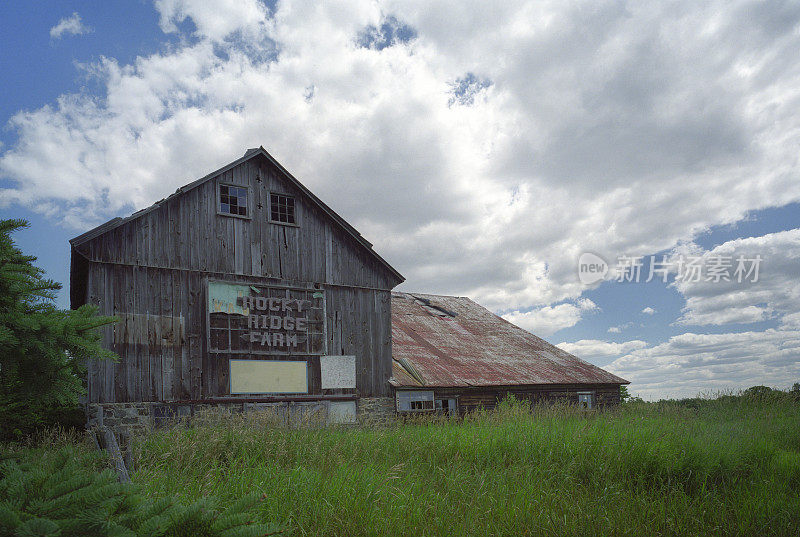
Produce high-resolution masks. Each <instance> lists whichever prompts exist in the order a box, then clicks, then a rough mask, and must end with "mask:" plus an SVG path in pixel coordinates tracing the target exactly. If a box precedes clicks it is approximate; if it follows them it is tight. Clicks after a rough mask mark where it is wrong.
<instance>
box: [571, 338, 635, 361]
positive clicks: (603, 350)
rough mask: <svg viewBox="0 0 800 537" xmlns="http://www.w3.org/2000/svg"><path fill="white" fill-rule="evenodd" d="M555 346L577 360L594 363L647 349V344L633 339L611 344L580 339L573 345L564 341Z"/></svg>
mask: <svg viewBox="0 0 800 537" xmlns="http://www.w3.org/2000/svg"><path fill="white" fill-rule="evenodd" d="M557 346H558V347H560V348H562V349H564V350H565V351H567V352H569V353H571V354H574V355H575V356H577V357H578V358H583V359H584V360H588V361H592V362H594V361H598V360H602V359H603V358H609V357H617V356H621V355H623V354H627V353H629V352H632V351H635V350H639V349H644V348H645V347H647V342H645V341H641V340H638V339H634V340H631V341H625V342H623V343H611V342H608V341H600V340H597V339H582V340H580V341H575V342H574V343H568V342H566V341H564V342H561V343H559V344H558V345H557Z"/></svg>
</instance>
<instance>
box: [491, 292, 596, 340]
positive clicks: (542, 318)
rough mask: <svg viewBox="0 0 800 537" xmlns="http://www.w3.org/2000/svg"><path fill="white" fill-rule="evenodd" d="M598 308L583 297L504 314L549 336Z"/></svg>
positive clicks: (539, 334) (529, 329)
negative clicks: (576, 300) (573, 300)
mask: <svg viewBox="0 0 800 537" xmlns="http://www.w3.org/2000/svg"><path fill="white" fill-rule="evenodd" d="M597 309H598V308H597V305H596V304H595V303H594V302H592V301H591V300H589V299H588V298H583V299H581V300H579V301H578V302H577V303H575V304H570V303H566V304H557V305H555V306H545V307H542V308H536V309H532V310H530V311H526V312H521V311H513V312H510V313H506V314H505V315H503V319H505V320H506V321H508V322H510V323H513V324H515V325H517V326H519V327H522V328H524V329H525V330H527V331H529V332H531V333H533V334H536V335H537V336H539V337H548V336H551V335H553V334H554V333H555V332H558V331H559V330H561V329H562V328H569V327H571V326H575V325H576V324H577V323H578V321H580V320H581V317H582V316H583V315H584V314H585V313H587V312H591V311H596V310H597Z"/></svg>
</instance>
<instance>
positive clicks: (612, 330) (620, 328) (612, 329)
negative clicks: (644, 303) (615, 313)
mask: <svg viewBox="0 0 800 537" xmlns="http://www.w3.org/2000/svg"><path fill="white" fill-rule="evenodd" d="M633 325H634V323H633V322H627V323H622V324H620V325H617V326H612V327H610V328H609V329H608V333H609V334H619V333H620V332H622V331H623V330H627V329H628V328H630V327H632V326H633Z"/></svg>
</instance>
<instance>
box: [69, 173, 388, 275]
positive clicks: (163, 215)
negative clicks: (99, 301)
mask: <svg viewBox="0 0 800 537" xmlns="http://www.w3.org/2000/svg"><path fill="white" fill-rule="evenodd" d="M257 176H258V177H260V178H261V181H260V182H259V181H256V180H255V178H256V177H257ZM219 182H222V183H226V184H238V185H244V186H248V187H249V188H250V199H249V200H248V203H249V204H250V207H249V210H250V211H251V218H248V219H244V218H236V217H231V216H222V215H218V214H217V190H216V189H217V184H218V183H219ZM270 192H280V193H285V194H290V195H292V196H294V197H295V200H296V212H297V219H298V222H299V225H298V226H287V225H280V224H273V223H270V222H269V193H270ZM259 205H261V207H260V208H259ZM77 248H78V250H79V251H80V252H81V253H82V254H84V255H85V256H86V257H88V258H89V259H92V260H97V261H104V262H114V263H122V264H134V265H137V266H148V267H170V268H181V269H186V270H198V271H205V272H215V273H227V274H242V275H250V276H258V277H269V278H278V279H285V280H293V281H304V282H320V283H327V284H337V285H349V286H358V287H373V288H380V289H391V288H393V287H394V286H396V285H397V284H398V283H400V282H399V281H398V280H397V279H396V278H395V277H394V276H393V275H391V273H389V271H387V270H386V269H385V268H384V267H383V266H382V265H381V264H380V263H379V262H378V261H377V260H376V259H375V258H374V257H373V256H372V255H370V254H369V253H368V252H367V251H365V249H364V248H363V246H361V245H360V244H358V243H357V242H356V241H355V240H354V239H353V238H352V237H351V236H349V235H348V234H347V233H346V232H345V231H344V230H343V229H341V228H340V227H339V226H338V225H336V224H335V223H334V222H333V221H332V220H331V219H330V218H329V217H328V216H327V215H325V214H323V213H322V211H320V210H319V208H317V207H316V206H314V205H313V204H312V203H310V202H309V201H308V200H307V199H305V197H304V196H303V194H302V193H301V192H300V191H299V190H298V189H296V188H295V187H294V185H292V184H291V183H290V182H288V181H286V180H285V179H283V176H282V174H281V172H280V171H279V170H277V169H276V168H275V167H274V166H273V165H272V164H271V163H269V162H267V161H265V160H262V159H259V158H254V159H252V160H249V161H246V162H244V163H242V164H240V165H239V166H236V167H235V168H233V169H231V170H228V171H227V172H224V173H223V174H221V175H219V176H217V177H216V178H214V179H212V180H209V181H207V182H205V183H203V184H201V185H199V186H196V187H194V188H192V189H190V190H188V191H187V192H185V193H183V194H182V195H180V196H175V197H173V198H171V199H167V200H165V201H164V202H163V204H162V205H161V206H160V207H157V208H155V209H153V210H151V211H148V212H147V213H146V214H143V215H142V216H140V217H139V218H136V219H134V220H131V221H130V222H127V223H125V224H123V225H121V226H119V227H117V228H114V229H112V230H110V231H108V232H106V233H104V234H103V235H100V236H99V237H96V238H95V239H92V240H90V241H87V242H86V243H83V244H81V245H79V246H78V247H77Z"/></svg>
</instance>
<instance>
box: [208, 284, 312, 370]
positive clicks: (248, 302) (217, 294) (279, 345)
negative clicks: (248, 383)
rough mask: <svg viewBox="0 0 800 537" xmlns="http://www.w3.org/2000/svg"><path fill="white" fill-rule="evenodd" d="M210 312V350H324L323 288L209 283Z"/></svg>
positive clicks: (270, 352) (264, 352)
mask: <svg viewBox="0 0 800 537" xmlns="http://www.w3.org/2000/svg"><path fill="white" fill-rule="evenodd" d="M208 312H209V327H210V344H209V350H210V351H211V352H217V353H237V354H242V353H244V354H258V355H282V354H300V355H322V354H325V349H324V344H325V340H324V331H325V327H324V319H325V295H324V293H323V292H322V291H319V290H313V289H304V288H291V287H271V286H265V285H242V284H233V283H228V282H220V281H211V282H209V284H208Z"/></svg>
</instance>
